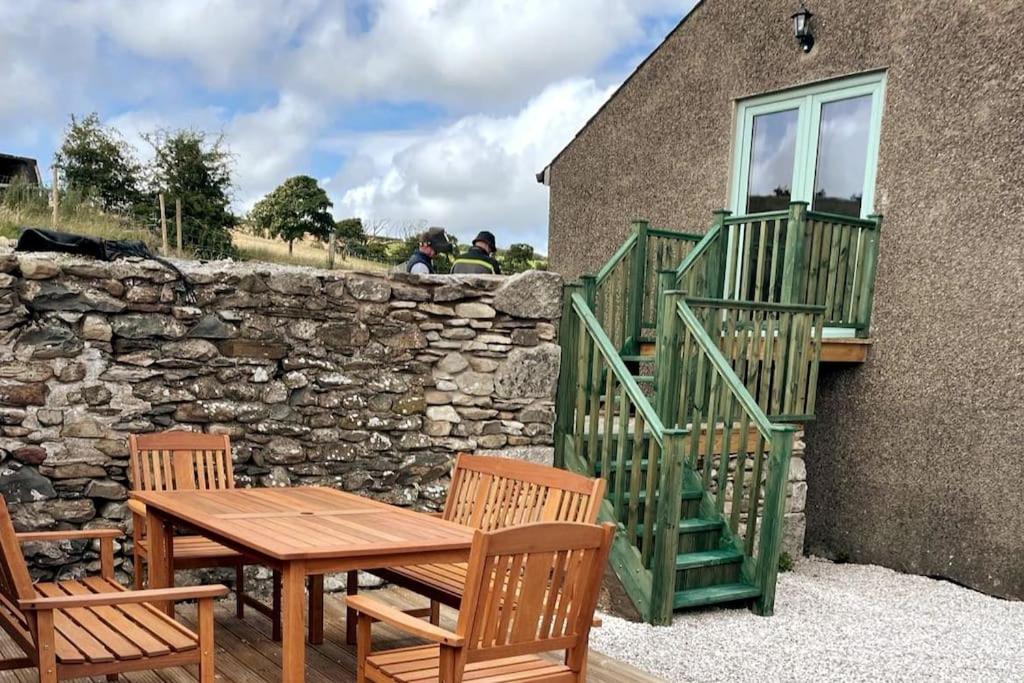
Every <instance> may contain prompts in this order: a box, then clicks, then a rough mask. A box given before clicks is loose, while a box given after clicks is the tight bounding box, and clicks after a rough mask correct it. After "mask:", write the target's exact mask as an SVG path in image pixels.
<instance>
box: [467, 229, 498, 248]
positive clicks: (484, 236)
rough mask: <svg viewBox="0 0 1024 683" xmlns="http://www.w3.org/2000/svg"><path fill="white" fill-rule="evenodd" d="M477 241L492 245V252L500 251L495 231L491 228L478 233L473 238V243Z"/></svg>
mask: <svg viewBox="0 0 1024 683" xmlns="http://www.w3.org/2000/svg"><path fill="white" fill-rule="evenodd" d="M477 242H483V243H484V244H486V245H487V246H488V247H490V249H491V251H492V252H495V251H498V246H497V245H496V244H495V243H494V233H493V232H491V231H490V230H481V231H480V232H479V233H477V236H476V237H474V238H473V244H476V243H477Z"/></svg>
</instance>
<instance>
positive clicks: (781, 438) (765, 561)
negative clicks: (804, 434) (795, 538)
mask: <svg viewBox="0 0 1024 683" xmlns="http://www.w3.org/2000/svg"><path fill="white" fill-rule="evenodd" d="M795 434H796V427H793V426H792V425H782V426H776V427H775V428H774V429H772V438H771V447H770V450H769V452H768V474H767V476H766V478H765V484H764V509H763V510H762V512H761V516H762V520H761V541H760V545H759V548H758V551H757V566H756V569H755V570H754V571H755V576H754V581H755V583H756V585H757V587H758V588H760V589H761V595H760V597H758V598H757V602H756V603H755V605H754V611H755V612H757V613H758V614H760V615H761V616H763V617H770V616H771V615H772V613H773V612H774V611H775V583H776V581H777V579H778V576H779V555H780V554H781V551H782V533H783V530H784V529H783V525H784V523H785V518H786V492H787V489H788V487H789V459H790V457H791V456H792V454H793V438H794V436H795ZM748 514H751V515H753V514H757V511H756V510H751V511H749V512H748Z"/></svg>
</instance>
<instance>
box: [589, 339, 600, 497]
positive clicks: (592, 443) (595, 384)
mask: <svg viewBox="0 0 1024 683" xmlns="http://www.w3.org/2000/svg"><path fill="white" fill-rule="evenodd" d="M591 360H592V363H591V366H590V387H589V392H588V393H589V405H588V407H587V418H588V425H587V456H586V464H587V472H588V473H589V474H590V476H592V477H593V476H596V474H597V458H598V452H599V450H598V449H599V447H600V444H601V441H600V438H599V435H600V432H599V426H600V422H599V421H600V417H601V379H602V378H603V376H604V373H603V372H601V370H602V368H603V367H604V356H602V355H601V351H600V349H599V348H597V346H596V345H595V347H594V352H593V356H592V359H591Z"/></svg>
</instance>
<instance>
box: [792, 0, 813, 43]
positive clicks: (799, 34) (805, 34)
mask: <svg viewBox="0 0 1024 683" xmlns="http://www.w3.org/2000/svg"><path fill="white" fill-rule="evenodd" d="M813 16H814V13H812V12H811V10H809V9H807V5H805V4H804V3H802V2H801V3H800V9H799V11H797V12H796V14H794V15H793V16H792V17H791V18H792V19H793V34H794V35H795V36H796V40H797V42H798V43H800V47H802V48H803V50H804V52H810V51H811V48H812V47H814V36H813V35H811V17H813Z"/></svg>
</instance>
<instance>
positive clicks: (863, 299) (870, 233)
mask: <svg viewBox="0 0 1024 683" xmlns="http://www.w3.org/2000/svg"><path fill="white" fill-rule="evenodd" d="M868 218H869V219H870V220H873V221H874V222H875V229H874V230H865V231H864V233H863V234H864V239H866V240H867V244H865V245H864V266H863V267H862V268H861V271H860V276H861V281H860V298H859V299H858V303H857V306H858V309H859V310H858V311H857V322H858V323H859V324H860V325H861V327H859V328H858V329H857V336H858V337H867V336H868V335H869V334H870V333H871V311H872V310H873V309H874V300H875V275H876V274H877V273H878V240H879V238H880V237H881V234H880V233H881V231H882V214H880V213H876V214H872V215H870V216H868Z"/></svg>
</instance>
